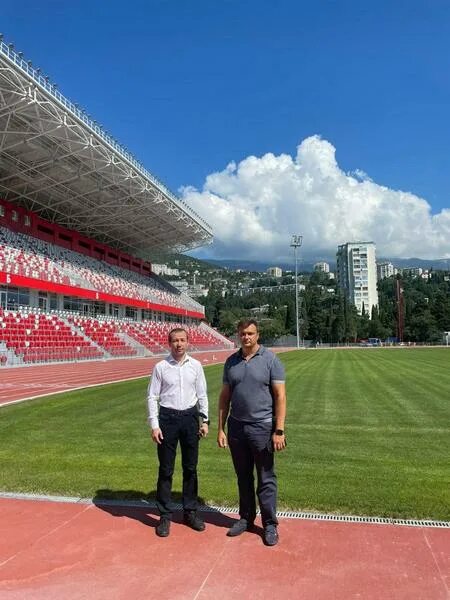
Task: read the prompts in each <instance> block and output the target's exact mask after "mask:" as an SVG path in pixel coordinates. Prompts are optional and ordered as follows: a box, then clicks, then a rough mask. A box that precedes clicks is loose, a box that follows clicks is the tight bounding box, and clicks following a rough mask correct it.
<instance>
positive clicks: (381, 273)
mask: <svg viewBox="0 0 450 600" xmlns="http://www.w3.org/2000/svg"><path fill="white" fill-rule="evenodd" d="M396 274H397V269H396V268H395V267H394V265H393V264H392V263H391V262H379V263H377V278H378V280H380V279H386V277H392V275H396Z"/></svg>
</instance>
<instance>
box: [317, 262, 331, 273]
mask: <svg viewBox="0 0 450 600" xmlns="http://www.w3.org/2000/svg"><path fill="white" fill-rule="evenodd" d="M314 271H320V272H321V273H329V272H330V265H329V264H328V263H327V262H323V261H319V262H316V264H315V265H314Z"/></svg>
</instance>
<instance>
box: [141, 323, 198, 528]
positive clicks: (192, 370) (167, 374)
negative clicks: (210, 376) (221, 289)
mask: <svg viewBox="0 0 450 600" xmlns="http://www.w3.org/2000/svg"><path fill="white" fill-rule="evenodd" d="M188 343H189V342H188V334H187V331H186V330H185V329H183V328H182V327H176V328H175V329H172V330H171V331H170V333H169V346H170V354H169V356H167V358H165V359H164V360H162V361H160V362H159V363H157V364H156V365H155V368H154V369H153V373H152V377H151V381H150V384H149V386H148V394H147V401H148V412H149V423H150V427H151V431H152V440H153V441H154V442H156V444H157V448H158V459H159V472H158V484H157V489H156V504H157V507H158V510H159V513H160V517H161V518H160V521H159V524H158V526H157V527H156V534H157V535H158V536H159V537H167V536H168V535H169V533H170V522H171V520H172V505H171V499H172V478H173V471H174V466H175V457H176V451H177V446H178V442H180V448H181V463H182V467H183V491H182V500H183V510H184V522H185V523H186V525H188V526H189V527H192V529H194V530H195V531H203V530H204V529H205V523H204V521H203V520H202V519H201V517H200V516H199V515H198V513H197V509H198V481H197V463H198V443H199V439H200V438H201V437H205V436H207V435H208V426H209V420H208V395H207V390H206V380H205V374H204V372H203V367H202V365H201V363H200V362H199V361H198V360H196V359H195V358H192V356H189V354H187V347H188ZM158 408H159V410H158ZM199 417H200V419H199ZM200 421H201V422H200Z"/></svg>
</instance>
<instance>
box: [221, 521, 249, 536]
mask: <svg viewBox="0 0 450 600" xmlns="http://www.w3.org/2000/svg"><path fill="white" fill-rule="evenodd" d="M252 526H253V523H251V522H249V521H247V519H239V521H236V523H234V525H233V526H232V527H230V529H229V530H228V531H227V536H228V537H236V536H237V535H241V533H244V531H248V530H249V529H251V528H252Z"/></svg>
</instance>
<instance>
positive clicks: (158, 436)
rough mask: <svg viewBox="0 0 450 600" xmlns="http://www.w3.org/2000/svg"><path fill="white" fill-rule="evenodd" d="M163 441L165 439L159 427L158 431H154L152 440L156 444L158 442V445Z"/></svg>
mask: <svg viewBox="0 0 450 600" xmlns="http://www.w3.org/2000/svg"><path fill="white" fill-rule="evenodd" d="M163 439H164V436H163V434H162V431H161V429H160V428H159V427H157V428H156V429H152V440H153V441H154V442H156V443H157V444H160V443H161V442H162V441H163Z"/></svg>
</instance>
